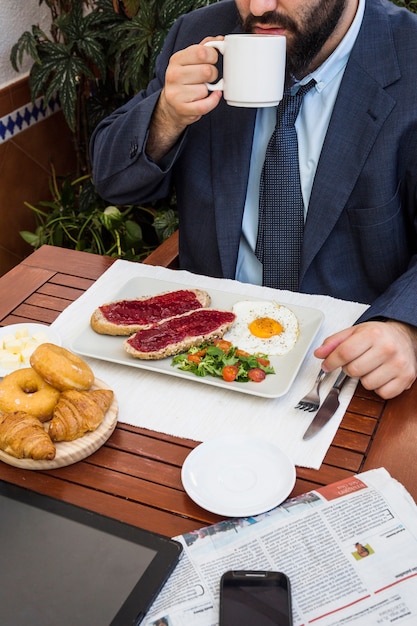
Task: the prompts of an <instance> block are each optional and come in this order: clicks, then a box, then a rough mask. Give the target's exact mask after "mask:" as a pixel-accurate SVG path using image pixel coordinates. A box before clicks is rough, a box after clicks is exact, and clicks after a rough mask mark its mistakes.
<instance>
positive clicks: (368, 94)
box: [300, 3, 400, 281]
mask: <svg viewBox="0 0 417 626" xmlns="http://www.w3.org/2000/svg"><path fill="white" fill-rule="evenodd" d="M366 6H367V7H369V6H370V7H371V8H369V9H368V10H366V13H365V17H364V22H363V24H362V29H361V32H360V33H359V36H358V39H357V41H356V43H355V46H354V48H353V50H352V54H351V57H350V59H349V62H348V65H347V67H346V70H345V74H344V77H343V80H342V84H341V87H340V91H339V94H338V97H337V99H336V103H335V107H334V110H333V114H332V117H331V120H330V124H329V129H328V131H327V135H326V139H325V142H324V145H323V149H322V153H321V156H320V160H319V163H318V167H317V172H316V176H315V180H314V185H313V188H312V192H311V197H310V203H309V208H308V213H307V220H306V225H305V230H304V243H303V254H302V260H301V273H300V281H301V280H302V278H303V277H304V275H305V273H306V271H307V269H308V267H309V265H310V264H311V262H312V261H313V259H314V257H315V255H316V254H317V253H318V251H319V250H320V248H321V247H322V246H323V244H324V242H325V241H326V239H327V237H328V236H329V235H330V233H331V231H332V229H333V227H334V226H335V224H336V222H337V220H338V218H339V216H340V213H341V212H342V211H343V209H344V207H345V205H346V203H347V201H348V199H349V196H350V194H351V192H352V189H353V188H354V186H355V184H356V181H357V179H358V177H359V175H360V173H361V171H362V169H363V166H364V163H365V161H366V159H367V156H368V154H369V152H370V150H371V149H372V146H373V144H374V142H375V140H376V138H377V136H378V133H379V132H380V129H381V127H382V125H383V124H384V122H385V120H386V118H387V117H388V115H389V114H390V112H391V111H392V108H393V107H394V106H395V101H394V100H393V98H392V97H391V96H390V95H389V94H388V93H387V92H386V91H385V87H386V86H387V85H389V84H391V83H392V82H394V81H396V80H398V78H399V77H400V72H399V69H398V64H397V57H396V51H395V48H394V45H393V41H392V36H391V31H390V27H389V23H388V20H387V19H386V18H385V16H384V17H381V15H379V13H378V12H375V11H374V9H373V8H372V7H373V6H374V5H372V4H371V3H367V5H366ZM381 29H382V35H381ZM374 30H377V31H378V36H376V33H374ZM370 48H371V50H370ZM366 60H368V61H366Z"/></svg>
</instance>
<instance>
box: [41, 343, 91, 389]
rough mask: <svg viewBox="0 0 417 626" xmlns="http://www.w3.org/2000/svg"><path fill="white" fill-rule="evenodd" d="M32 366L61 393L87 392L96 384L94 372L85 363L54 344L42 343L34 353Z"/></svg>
mask: <svg viewBox="0 0 417 626" xmlns="http://www.w3.org/2000/svg"><path fill="white" fill-rule="evenodd" d="M30 364H31V366H32V367H33V369H34V370H35V371H36V372H37V373H38V374H39V376H42V378H43V379H44V380H46V382H47V383H49V384H50V385H52V387H55V389H59V391H67V390H68V389H78V390H79V391H87V390H88V389H90V387H91V385H92V384H93V382H94V374H93V371H92V369H91V367H90V366H89V365H87V363H86V362H85V361H83V360H82V359H80V357H78V356H76V355H75V354H73V353H72V352H70V351H69V350H66V349H65V348H61V347H60V346H56V345H55V344H53V343H41V345H40V346H38V347H37V348H36V349H35V350H34V351H33V352H32V355H31V357H30Z"/></svg>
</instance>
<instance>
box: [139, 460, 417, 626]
mask: <svg viewBox="0 0 417 626" xmlns="http://www.w3.org/2000/svg"><path fill="white" fill-rule="evenodd" d="M176 539H177V540H178V541H180V542H181V543H182V545H183V546H184V551H183V554H182V557H181V560H180V562H179V564H178V565H177V567H176V569H175V570H174V572H173V573H172V575H171V576H170V578H169V579H168V581H167V583H166V585H165V586H164V588H163V589H162V591H161V593H160V594H159V596H158V597H157V599H156V600H155V602H154V603H153V605H152V607H151V609H150V610H149V611H148V614H147V615H146V617H145V619H144V621H143V624H144V625H145V626H217V625H218V623H219V617H218V615H219V582H220V577H221V575H222V574H223V573H224V572H226V571H228V570H273V571H280V572H284V573H285V574H286V575H287V576H288V577H289V579H290V582H291V592H292V607H293V620H294V626H303V625H306V624H315V625H316V624H317V625H318V626H347V625H349V626H351V625H354V626H362V625H363V626H373V625H375V626H381V625H388V624H401V625H403V624H409V625H411V624H413V625H415V624H417V506H416V503H415V502H414V500H413V499H412V497H411V496H410V494H409V493H408V492H407V491H406V490H405V488H404V487H403V486H402V485H401V484H400V483H398V482H397V481H396V480H394V479H393V478H392V477H391V476H390V475H389V473H388V472H387V471H386V470H385V469H383V468H380V469H376V470H371V471H368V472H365V473H362V474H357V475H356V476H352V477H351V478H349V479H345V480H342V481H340V482H337V483H334V484H332V485H329V486H326V487H322V488H320V489H318V490H316V491H310V492H308V493H306V494H303V495H301V496H297V497H295V498H291V499H288V500H286V501H285V502H284V503H282V504H281V505H280V506H279V507H277V508H275V509H273V510H271V511H269V512H267V513H264V514H262V515H258V516H256V517H249V518H241V519H227V520H225V521H222V522H219V523H217V524H214V525H212V526H207V527H204V528H200V529H198V530H196V531H194V532H190V533H187V534H185V535H181V536H180V537H176Z"/></svg>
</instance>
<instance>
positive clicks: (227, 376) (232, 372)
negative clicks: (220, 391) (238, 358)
mask: <svg viewBox="0 0 417 626" xmlns="http://www.w3.org/2000/svg"><path fill="white" fill-rule="evenodd" d="M238 371H239V369H238V368H237V367H236V365H225V366H224V368H223V369H222V376H223V380H225V381H226V382H228V383H232V382H233V381H234V380H236V376H237V373H238Z"/></svg>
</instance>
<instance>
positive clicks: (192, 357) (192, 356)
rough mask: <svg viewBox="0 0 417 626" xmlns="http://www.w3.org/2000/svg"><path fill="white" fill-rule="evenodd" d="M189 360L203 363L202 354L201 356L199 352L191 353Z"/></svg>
mask: <svg viewBox="0 0 417 626" xmlns="http://www.w3.org/2000/svg"><path fill="white" fill-rule="evenodd" d="M187 361H190V363H196V364H197V365H198V364H199V363H201V356H199V355H198V354H189V355H188V356H187Z"/></svg>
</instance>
